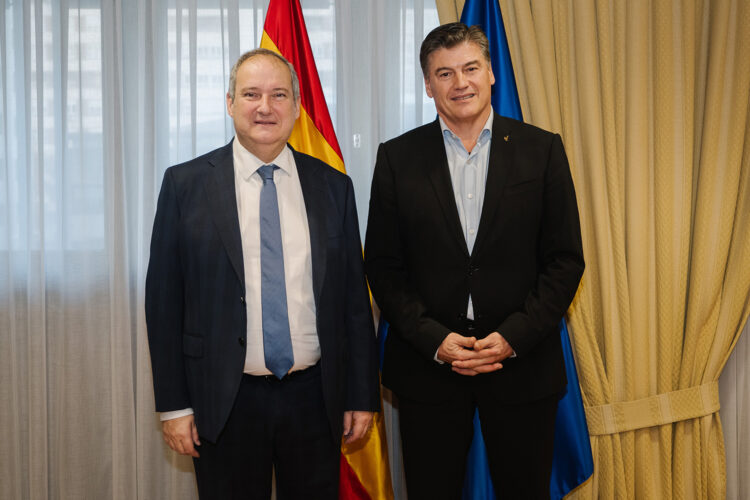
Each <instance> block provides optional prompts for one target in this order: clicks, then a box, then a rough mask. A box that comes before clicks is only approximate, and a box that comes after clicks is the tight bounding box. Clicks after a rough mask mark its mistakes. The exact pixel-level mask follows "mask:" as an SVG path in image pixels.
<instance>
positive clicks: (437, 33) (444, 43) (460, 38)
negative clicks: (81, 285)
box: [419, 23, 492, 78]
mask: <svg viewBox="0 0 750 500" xmlns="http://www.w3.org/2000/svg"><path fill="white" fill-rule="evenodd" d="M464 42H469V43H474V44H476V45H477V46H478V47H479V50H481V51H482V55H483V56H484V59H485V60H486V61H487V63H488V64H490V65H491V64H492V62H491V61H490V43H489V42H488V41H487V36H486V35H485V34H484V31H482V28H480V27H479V26H466V25H465V24H464V23H448V24H444V25H442V26H438V27H437V28H435V29H434V30H432V31H430V32H429V33H428V35H427V36H426V37H425V39H424V41H423V42H422V48H421V49H420V50H419V64H420V65H421V66H422V75H424V77H425V78H427V76H428V75H427V69H428V68H427V65H428V64H429V62H430V54H432V53H433V52H435V51H436V50H438V49H450V48H453V47H455V46H456V45H458V44H461V43H464Z"/></svg>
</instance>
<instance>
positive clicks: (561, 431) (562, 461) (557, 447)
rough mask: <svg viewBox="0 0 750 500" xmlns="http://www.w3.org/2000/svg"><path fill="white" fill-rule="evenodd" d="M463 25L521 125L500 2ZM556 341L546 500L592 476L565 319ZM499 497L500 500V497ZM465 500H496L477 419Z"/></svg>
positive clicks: (495, 91)
mask: <svg viewBox="0 0 750 500" xmlns="http://www.w3.org/2000/svg"><path fill="white" fill-rule="evenodd" d="M461 22H462V23H464V24H467V25H469V26H473V25H479V26H481V28H482V31H484V33H485V34H486V35H487V39H488V40H489V44H490V57H491V59H492V72H493V73H494V75H495V85H494V86H493V87H492V107H493V108H494V110H495V112H497V113H498V114H500V115H503V116H507V117H509V118H514V119H516V120H523V116H522V113H521V105H520V101H519V99H518V89H517V88H516V78H515V75H514V73H513V64H512V62H511V58H510V50H509V48H508V39H507V37H506V35H505V26H504V24H503V17H502V13H501V12H500V5H499V3H498V0H466V3H464V9H463V12H462V14H461ZM560 340H561V342H562V349H563V356H564V358H565V371H566V374H567V378H568V385H567V387H566V390H565V393H564V394H563V396H562V398H561V399H560V402H559V404H558V408H557V417H556V420H555V443H554V458H553V463H552V478H551V480H550V497H551V498H552V499H554V500H557V499H561V498H563V497H564V496H565V495H567V494H568V493H570V492H571V491H572V490H574V489H575V488H576V487H578V486H579V485H581V484H582V483H584V482H585V481H586V480H587V479H588V478H590V477H591V475H592V474H593V473H594V460H593V456H592V454H591V442H590V440H589V432H588V426H587V425H586V414H585V412H584V409H583V400H582V398H581V390H580V387H579V385H578V375H577V372H576V366H575V360H574V358H573V350H572V348H571V345H570V337H569V336H568V329H567V327H566V325H565V320H564V319H563V320H562V321H561V322H560ZM500 493H501V494H502V491H501V492H500ZM463 498H464V500H483V499H490V498H495V492H494V489H493V486H492V480H491V478H490V473H489V467H488V465H487V452H486V450H485V448H484V441H483V439H482V431H481V428H480V426H479V415H478V413H477V414H475V415H474V440H473V441H472V445H471V449H470V451H469V457H468V460H467V466H466V477H465V479H464V491H463Z"/></svg>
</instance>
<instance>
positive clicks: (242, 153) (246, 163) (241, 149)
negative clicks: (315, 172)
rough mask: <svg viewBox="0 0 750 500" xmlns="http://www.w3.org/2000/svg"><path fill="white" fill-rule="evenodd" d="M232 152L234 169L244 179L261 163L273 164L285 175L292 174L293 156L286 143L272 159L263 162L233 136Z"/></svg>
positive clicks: (248, 177)
mask: <svg viewBox="0 0 750 500" xmlns="http://www.w3.org/2000/svg"><path fill="white" fill-rule="evenodd" d="M232 154H233V155H234V160H235V162H234V168H235V170H236V171H237V173H238V174H239V175H240V177H242V178H243V179H245V180H246V181H247V180H250V177H251V176H252V175H253V174H254V173H255V172H256V171H257V170H258V169H259V168H260V167H262V166H263V165H270V164H274V165H276V166H277V167H279V169H280V170H281V171H282V172H284V173H286V174H287V175H292V169H293V168H295V163H294V156H293V155H292V150H291V149H289V146H288V145H287V146H284V149H282V150H281V152H280V153H279V154H278V156H277V157H276V158H274V159H273V161H271V162H269V163H265V162H263V161H261V160H260V158H258V157H257V156H255V155H254V154H252V153H251V152H250V151H248V150H247V149H245V146H243V145H242V144H240V141H238V140H237V138H236V137H235V138H234V141H232Z"/></svg>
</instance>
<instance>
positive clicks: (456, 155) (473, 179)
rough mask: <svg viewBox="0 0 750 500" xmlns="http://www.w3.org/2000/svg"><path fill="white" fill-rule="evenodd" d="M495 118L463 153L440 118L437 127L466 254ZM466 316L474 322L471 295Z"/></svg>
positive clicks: (476, 226) (474, 236) (473, 234)
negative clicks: (446, 159) (446, 162)
mask: <svg viewBox="0 0 750 500" xmlns="http://www.w3.org/2000/svg"><path fill="white" fill-rule="evenodd" d="M494 115H495V113H494V112H490V116H489V118H487V122H485V124H484V127H483V128H482V131H481V132H480V133H479V139H477V143H476V145H475V146H474V149H472V150H471V151H466V148H465V147H464V145H463V144H462V143H461V139H459V138H458V136H457V135H456V134H454V133H453V132H452V131H451V130H450V129H449V128H448V127H447V126H446V125H445V123H444V122H443V119H442V118H439V120H440V128H441V129H442V130H443V144H444V145H445V154H446V156H447V157H448V170H449V171H450V174H451V183H452V184H453V195H454V196H455V197H456V207H457V208H458V218H459V219H460V220H461V228H462V229H463V233H464V239H465V240H466V246H467V247H468V249H469V253H471V252H472V250H473V249H474V242H475V241H476V239H477V230H478V229H479V218H480V217H481V215H482V205H483V203H484V189H485V186H486V184H487V171H488V169H489V163H490V144H491V143H492V121H493V117H494ZM466 317H467V318H469V319H474V306H473V304H472V302H471V295H470V296H469V304H468V306H467V309H466Z"/></svg>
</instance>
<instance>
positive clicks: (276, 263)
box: [258, 165, 294, 378]
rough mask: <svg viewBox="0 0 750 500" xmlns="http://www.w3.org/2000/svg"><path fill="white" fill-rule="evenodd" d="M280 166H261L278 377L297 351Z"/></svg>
mask: <svg viewBox="0 0 750 500" xmlns="http://www.w3.org/2000/svg"><path fill="white" fill-rule="evenodd" d="M277 168H279V167H277V166H276V165H263V166H262V167H260V168H259V169H258V173H259V174H260V176H261V178H262V179H263V188H262V189H261V191H260V266H261V278H260V296H261V307H262V312H263V352H264V354H265V361H266V368H268V369H269V370H270V371H271V373H273V374H274V375H276V377H278V378H283V377H284V375H286V374H287V372H288V371H289V369H290V368H291V367H292V365H294V353H293V352H292V337H291V334H290V333H289V314H288V313H287V306H286V283H285V281H284V252H283V247H282V244H281V223H280V222H279V200H278V198H277V197H276V185H275V184H274V183H273V171H274V170H276V169H277Z"/></svg>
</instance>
